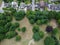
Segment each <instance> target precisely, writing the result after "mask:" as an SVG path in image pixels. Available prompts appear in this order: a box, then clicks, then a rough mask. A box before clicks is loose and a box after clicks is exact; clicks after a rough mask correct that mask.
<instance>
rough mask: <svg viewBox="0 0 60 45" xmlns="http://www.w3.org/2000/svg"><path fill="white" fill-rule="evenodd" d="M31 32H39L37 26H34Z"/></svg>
mask: <svg viewBox="0 0 60 45" xmlns="http://www.w3.org/2000/svg"><path fill="white" fill-rule="evenodd" d="M32 31H33V32H34V33H36V32H39V26H38V25H34V27H33V29H32Z"/></svg>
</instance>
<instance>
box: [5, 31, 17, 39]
mask: <svg viewBox="0 0 60 45" xmlns="http://www.w3.org/2000/svg"><path fill="white" fill-rule="evenodd" d="M16 35H17V33H16V32H15V31H9V32H8V33H7V34H6V38H8V39H10V38H13V37H15V36H16Z"/></svg>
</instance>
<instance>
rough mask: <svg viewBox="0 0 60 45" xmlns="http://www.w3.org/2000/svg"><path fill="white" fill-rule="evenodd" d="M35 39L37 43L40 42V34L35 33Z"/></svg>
mask: <svg viewBox="0 0 60 45" xmlns="http://www.w3.org/2000/svg"><path fill="white" fill-rule="evenodd" d="M33 39H34V40H35V41H39V40H40V34H39V33H38V32H36V33H34V34H33Z"/></svg>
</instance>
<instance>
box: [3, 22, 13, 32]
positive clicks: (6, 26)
mask: <svg viewBox="0 0 60 45" xmlns="http://www.w3.org/2000/svg"><path fill="white" fill-rule="evenodd" d="M11 25H12V23H11V22H9V23H7V24H6V25H5V26H4V27H5V29H6V30H8V31H9V29H10V27H11Z"/></svg>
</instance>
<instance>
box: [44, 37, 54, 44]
mask: <svg viewBox="0 0 60 45" xmlns="http://www.w3.org/2000/svg"><path fill="white" fill-rule="evenodd" d="M44 45H55V40H54V39H53V38H52V37H46V38H45V40H44Z"/></svg>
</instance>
